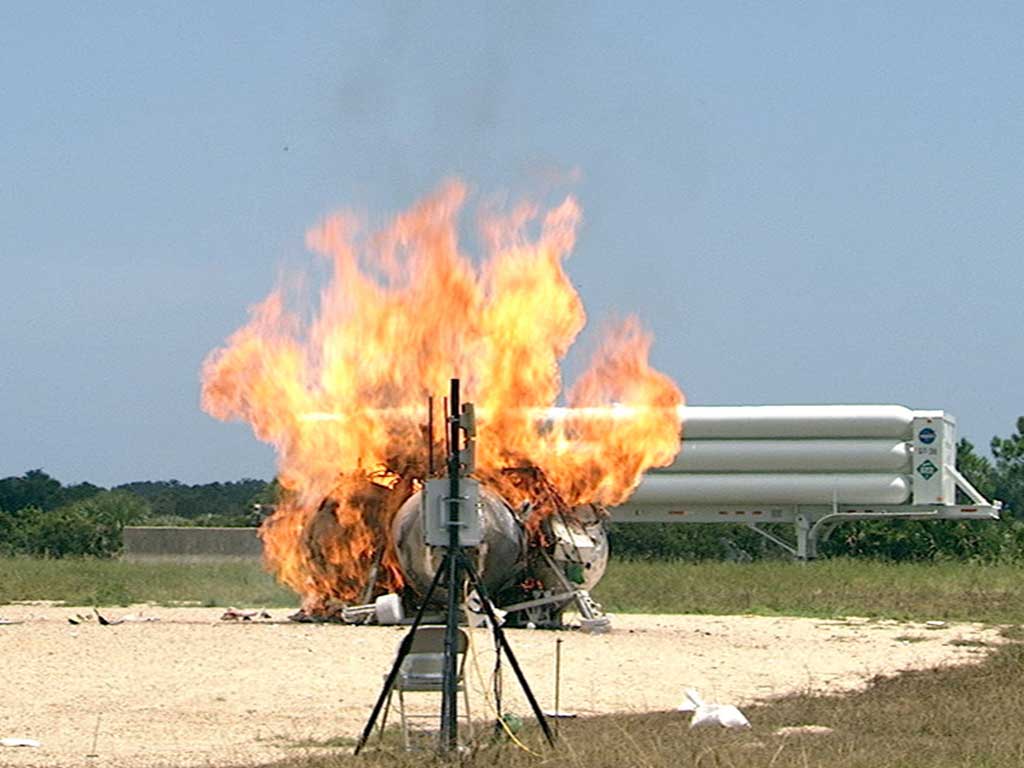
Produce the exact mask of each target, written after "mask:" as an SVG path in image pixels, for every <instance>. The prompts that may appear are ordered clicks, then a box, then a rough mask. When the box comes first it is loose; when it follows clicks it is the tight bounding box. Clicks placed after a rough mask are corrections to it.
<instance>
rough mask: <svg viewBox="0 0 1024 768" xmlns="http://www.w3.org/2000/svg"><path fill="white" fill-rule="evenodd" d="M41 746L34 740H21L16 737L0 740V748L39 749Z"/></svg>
mask: <svg viewBox="0 0 1024 768" xmlns="http://www.w3.org/2000/svg"><path fill="white" fill-rule="evenodd" d="M41 746H43V745H42V744H41V743H40V742H38V741H36V740H35V739H21V738H17V737H8V738H6V739H0V747H41Z"/></svg>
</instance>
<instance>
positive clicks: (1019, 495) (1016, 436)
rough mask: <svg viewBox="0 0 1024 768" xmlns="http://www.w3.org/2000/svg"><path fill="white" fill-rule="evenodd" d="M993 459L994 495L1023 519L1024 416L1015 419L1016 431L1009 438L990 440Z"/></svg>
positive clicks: (1016, 515)
mask: <svg viewBox="0 0 1024 768" xmlns="http://www.w3.org/2000/svg"><path fill="white" fill-rule="evenodd" d="M992 455H993V456H994V457H995V460H996V461H995V489H994V494H995V495H996V496H997V497H998V498H1000V499H1002V500H1003V502H1004V503H1005V505H1006V507H1007V509H1009V510H1010V511H1011V512H1012V514H1013V515H1014V516H1015V517H1017V518H1024V416H1021V417H1020V418H1019V419H1017V431H1016V432H1014V433H1013V434H1012V435H1010V437H1007V438H1001V437H993V438H992Z"/></svg>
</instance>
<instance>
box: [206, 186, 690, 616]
mask: <svg viewBox="0 0 1024 768" xmlns="http://www.w3.org/2000/svg"><path fill="white" fill-rule="evenodd" d="M465 198H466V188H465V186H464V185H463V184H462V183H460V182H458V181H451V182H448V183H445V184H443V185H442V186H441V187H440V188H439V189H438V190H437V191H436V192H435V193H434V194H433V195H431V196H430V197H428V198H426V199H425V200H423V201H421V202H420V203H418V204H417V205H415V206H413V207H412V208H411V209H410V210H408V211H406V212H404V213H402V214H400V215H399V216H397V217H396V218H395V219H394V221H393V222H392V223H391V224H390V225H389V226H387V227H385V228H384V229H382V230H380V231H377V232H371V233H369V234H365V233H364V232H363V230H362V228H361V227H360V226H359V224H358V222H357V220H356V219H355V217H354V216H352V215H350V214H338V215H334V216H330V217H328V218H327V219H325V220H324V221H323V222H322V223H321V224H319V225H318V226H316V227H314V228H312V229H311V230H309V232H307V234H306V244H307V246H308V247H309V248H310V249H311V250H313V251H315V252H317V253H320V254H322V255H324V256H326V257H328V258H329V259H330V260H331V262H332V266H333V275H332V277H331V279H330V280H329V282H328V283H327V285H326V287H325V289H324V290H323V292H322V294H321V298H320V303H319V310H318V314H317V315H316V317H315V319H314V320H313V321H312V322H309V323H304V322H303V321H302V320H301V319H300V317H299V316H298V315H296V314H294V313H291V312H288V311H287V310H286V309H285V301H284V297H283V292H282V290H281V289H278V290H277V291H275V292H273V293H271V295H270V296H269V297H268V298H267V299H265V300H264V301H263V302H262V303H261V304H259V305H257V306H256V307H255V308H254V309H253V310H252V316H251V319H250V321H249V323H248V324H247V325H246V326H245V327H243V328H242V329H240V330H239V331H237V332H236V333H235V334H234V335H233V336H231V338H230V339H229V340H228V342H227V345H226V346H225V347H223V348H221V349H217V350H215V351H214V352H212V353H211V354H210V355H209V357H208V358H207V359H206V361H205V363H204V366H203V388H202V405H203V408H204V409H205V410H206V411H207V412H208V413H210V414H211V415H213V416H215V417H216V418H219V419H224V420H227V419H241V420H245V421H248V422H249V423H250V424H251V425H252V428H253V431H254V432H255V434H256V436H257V437H258V438H259V439H261V440H263V441H266V442H269V443H271V444H273V445H274V446H275V447H276V449H277V451H278V457H279V479H280V482H281V485H282V486H283V487H284V488H285V489H286V491H287V493H286V498H285V501H284V503H283V504H281V505H280V506H279V508H278V510H277V512H276V513H275V514H274V515H273V517H272V518H271V519H270V520H268V521H267V523H266V524H265V525H264V527H263V529H262V531H261V535H262V536H263V540H264V549H265V553H266V558H267V561H268V564H269V565H270V567H271V568H272V569H273V570H274V571H275V572H276V573H277V575H278V578H279V579H280V580H281V581H282V582H283V583H285V584H287V585H289V586H290V587H292V588H293V589H295V590H296V591H297V592H298V593H299V594H301V595H302V596H303V597H304V599H305V601H306V604H307V605H309V604H321V605H322V604H324V603H325V602H328V601H330V600H332V599H333V600H340V601H349V600H352V599H354V598H355V597H356V596H357V595H358V594H359V593H360V591H363V590H365V591H366V592H367V594H369V593H370V592H371V591H372V589H373V588H374V587H375V586H376V587H378V588H382V589H395V588H397V587H400V586H401V583H402V578H401V573H400V570H399V568H398V566H397V561H396V559H395V556H394V553H393V551H392V549H391V542H390V541H389V533H388V529H389V525H390V521H391V517H392V516H393V515H394V513H395V511H396V510H397V508H398V506H399V505H400V504H401V502H402V501H404V500H405V498H407V497H408V495H409V494H411V493H412V492H413V490H414V489H415V483H417V482H418V481H419V480H421V479H422V478H423V477H425V475H426V462H425V458H424V454H425V452H426V451H425V445H426V437H425V434H424V431H423V427H422V424H423V422H424V421H425V419H424V411H425V407H424V406H425V402H426V399H427V396H428V395H429V394H435V393H442V392H444V391H446V389H447V385H448V381H449V379H450V378H452V377H458V378H460V379H461V380H462V381H463V390H464V393H465V398H466V399H467V400H471V401H473V402H474V403H475V404H476V406H477V413H478V423H479V426H478V431H479V439H478V454H477V464H478V474H479V475H480V476H481V477H482V478H483V479H485V480H487V481H488V482H492V483H494V484H496V485H498V486H499V491H500V492H502V493H504V494H506V495H507V497H508V498H509V500H510V501H512V502H513V503H518V502H519V501H520V499H519V498H517V497H518V496H522V495H523V494H524V493H526V491H523V490H522V489H521V487H520V485H519V484H518V483H517V482H516V481H514V480H513V479H510V476H509V474H508V471H509V470H515V469H526V468H533V469H536V470H539V472H540V473H542V474H543V476H544V477H545V479H546V487H550V488H553V489H554V490H555V491H556V492H557V495H558V496H559V497H560V502H561V503H562V504H564V505H566V506H568V507H571V506H574V505H579V504H601V505H614V504H617V503H621V502H622V501H624V500H625V499H626V498H627V497H628V495H629V493H630V492H631V491H632V490H633V488H635V487H636V484H637V483H638V482H639V480H640V476H641V474H642V473H643V472H644V470H646V469H647V468H649V467H651V466H663V465H666V464H668V463H670V462H671V461H672V459H673V458H674V457H675V454H676V453H677V451H678V450H679V421H678V417H677V415H676V407H677V406H679V405H681V404H682V402H683V396H682V393H681V392H680V391H679V389H678V388H677V387H676V385H675V384H674V383H673V382H672V381H671V380H670V379H669V378H668V377H666V376H665V375H663V374H661V373H659V372H658V371H656V370H654V369H652V368H651V367H650V365H649V364H648V352H649V349H650V344H651V337H650V336H649V335H648V334H646V333H645V332H644V331H643V330H642V329H641V328H640V325H639V323H638V322H637V321H636V320H635V319H627V320H626V321H625V322H624V323H622V324H621V326H620V327H618V328H617V329H615V330H613V331H612V332H611V333H609V334H607V335H606V338H605V339H604V342H603V344H602V346H601V347H600V349H599V350H598V352H597V354H596V355H595V357H594V359H593V361H592V363H591V365H590V367H589V369H587V370H586V372H585V373H584V374H583V375H582V377H581V378H580V379H579V381H578V382H577V383H576V385H575V386H573V387H572V388H571V389H570V390H569V391H568V393H567V395H566V401H567V403H568V405H570V406H573V407H580V408H586V409H587V411H586V413H588V416H587V417H585V418H584V417H582V416H577V415H574V413H577V412H575V411H573V410H571V409H570V410H569V411H568V415H567V416H564V417H557V418H544V417H543V414H546V413H548V409H550V408H551V407H552V406H554V405H555V404H556V402H557V401H558V400H559V398H560V397H561V396H562V394H563V382H562V377H561V372H560V370H559V363H560V361H561V360H562V359H563V358H564V356H565V354H566V353H567V351H568V350H569V348H570V346H571V345H572V344H573V342H574V341H575V340H576V337H577V335H578V334H579V333H580V331H581V330H582V329H583V326H584V324H585V322H586V314H585V312H584V310H583V305H582V302H581V301H580V297H579V295H578V294H577V292H576V290H575V289H574V288H573V286H572V284H571V283H570V281H569V278H568V276H567V275H566V273H565V270H564V268H563V262H564V260H565V258H566V257H567V256H568V255H569V253H570V252H571V250H572V248H573V246H574V244H575V239H576V230H577V228H578V226H579V222H580V216H581V212H580V207H579V205H578V204H577V203H576V201H575V200H574V199H572V198H571V197H570V198H567V199H566V200H565V201H564V202H563V203H562V204H561V205H559V206H558V207H556V208H554V209H553V210H550V211H547V212H546V213H544V214H543V215H541V212H540V211H539V209H538V208H536V207H534V206H520V207H519V208H517V209H515V210H514V211H512V212H511V213H508V214H505V215H491V216H489V217H488V218H487V219H486V221H485V222H484V225H483V234H484V238H483V239H484V242H485V243H486V248H487V251H488V253H487V258H486V260H485V261H484V262H483V264H482V265H481V266H475V265H474V264H473V263H472V262H471V261H470V259H469V258H468V257H467V256H466V255H465V254H464V253H462V251H461V250H460V247H459V238H458V214H459V211H460V210H461V208H462V206H463V203H464V201H465ZM531 231H535V232H536V234H535V235H534V236H531V234H530V233H531ZM594 408H598V409H599V410H598V411H597V413H598V414H600V415H603V416H604V417H605V418H594V417H593V413H594V411H593V409H594ZM620 411H622V412H627V413H628V417H627V418H615V417H616V415H617V414H619V413H620ZM539 414H540V415H541V416H540V417H539ZM375 473H376V475H377V479H376V481H375V480H374V477H375ZM380 473H385V474H386V481H385V480H381V479H380V477H383V476H384V475H381V474H380ZM517 489H520V490H517ZM542 511H543V510H542ZM548 511H550V510H548ZM535 517H536V516H535Z"/></svg>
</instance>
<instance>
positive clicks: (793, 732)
mask: <svg viewBox="0 0 1024 768" xmlns="http://www.w3.org/2000/svg"><path fill="white" fill-rule="evenodd" d="M830 733H835V729H834V728H829V727H828V726H827V725H787V726H784V727H782V728H777V729H776V730H775V731H773V732H772V734H773V735H774V736H801V735H807V736H828V734H830Z"/></svg>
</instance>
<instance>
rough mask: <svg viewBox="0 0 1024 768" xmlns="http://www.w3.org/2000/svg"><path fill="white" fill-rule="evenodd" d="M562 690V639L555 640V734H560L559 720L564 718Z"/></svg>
mask: <svg viewBox="0 0 1024 768" xmlns="http://www.w3.org/2000/svg"><path fill="white" fill-rule="evenodd" d="M561 688H562V638H558V639H557V640H555V733H558V720H559V718H560V717H561V716H562V708H561V704H560V703H559V693H560V691H561Z"/></svg>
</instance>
